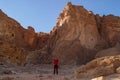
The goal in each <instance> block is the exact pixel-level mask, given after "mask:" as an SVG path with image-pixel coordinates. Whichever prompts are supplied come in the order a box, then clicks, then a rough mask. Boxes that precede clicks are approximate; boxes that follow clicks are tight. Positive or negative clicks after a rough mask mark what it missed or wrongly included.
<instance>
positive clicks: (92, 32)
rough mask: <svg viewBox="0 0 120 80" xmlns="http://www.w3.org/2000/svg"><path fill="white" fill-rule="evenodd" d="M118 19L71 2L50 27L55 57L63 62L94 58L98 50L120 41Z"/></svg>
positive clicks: (52, 51) (86, 60)
mask: <svg viewBox="0 0 120 80" xmlns="http://www.w3.org/2000/svg"><path fill="white" fill-rule="evenodd" d="M119 21H120V18H119V17H117V16H113V15H107V16H99V15H98V14H97V15H94V14H93V12H91V11H87V10H86V9H84V7H83V6H76V5H72V4H71V3H70V2H69V3H68V4H67V6H66V7H65V8H64V10H63V11H62V12H61V14H60V15H59V17H58V19H57V24H56V26H55V27H54V28H53V30H52V31H51V35H52V39H51V44H50V48H51V53H52V55H53V57H58V58H59V60H60V62H61V63H63V64H64V63H68V64H84V63H86V62H88V61H90V60H92V59H94V57H95V54H96V52H98V51H100V50H102V49H107V48H110V47H114V46H115V45H116V44H119V42H120V39H119V38H120V31H119V28H120V24H119V23H120V22H119Z"/></svg>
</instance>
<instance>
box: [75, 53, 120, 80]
mask: <svg viewBox="0 0 120 80" xmlns="http://www.w3.org/2000/svg"><path fill="white" fill-rule="evenodd" d="M119 66H120V55H118V56H106V57H101V58H97V59H95V60H92V61H91V62H89V63H87V64H86V65H84V66H81V67H79V68H78V69H77V70H76V71H75V77H76V78H94V77H100V76H107V75H110V74H114V73H116V69H117V68H118V67H119Z"/></svg>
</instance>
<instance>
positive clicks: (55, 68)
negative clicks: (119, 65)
mask: <svg viewBox="0 0 120 80" xmlns="http://www.w3.org/2000/svg"><path fill="white" fill-rule="evenodd" d="M54 74H57V75H58V59H57V58H55V59H54Z"/></svg>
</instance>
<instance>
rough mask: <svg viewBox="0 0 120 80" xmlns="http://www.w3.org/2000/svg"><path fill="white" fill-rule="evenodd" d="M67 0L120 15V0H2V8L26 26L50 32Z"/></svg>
mask: <svg viewBox="0 0 120 80" xmlns="http://www.w3.org/2000/svg"><path fill="white" fill-rule="evenodd" d="M67 2H72V4H74V5H83V6H84V7H85V8H86V9H87V10H90V11H93V12H94V13H95V14H97V13H98V14H100V15H103V14H105V15H108V14H114V15H116V16H120V0H1V1H0V9H2V10H3V12H5V13H6V14H7V15H8V16H9V17H12V18H14V19H15V20H17V21H18V22H19V23H20V24H21V25H22V26H23V27H24V28H27V27H28V26H32V27H33V28H34V29H35V31H36V32H47V33H49V32H50V31H51V30H52V28H53V27H54V26H55V25H56V19H57V17H58V16H59V14H60V12H61V11H62V10H63V8H64V7H65V6H66V4H67Z"/></svg>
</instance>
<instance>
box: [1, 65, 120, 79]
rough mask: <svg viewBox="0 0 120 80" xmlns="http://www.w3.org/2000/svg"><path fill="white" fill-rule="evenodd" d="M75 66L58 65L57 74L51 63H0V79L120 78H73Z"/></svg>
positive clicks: (110, 77)
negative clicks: (19, 64) (18, 64)
mask: <svg viewBox="0 0 120 80" xmlns="http://www.w3.org/2000/svg"><path fill="white" fill-rule="evenodd" d="M76 68H77V66H68V65H65V66H60V68H59V74H58V75H54V74H53V65H46V64H44V65H27V66H12V65H1V64H0V80H120V74H112V75H109V76H105V77H104V76H102V78H104V79H99V78H95V79H74V78H73V73H74V70H75V69H76Z"/></svg>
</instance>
